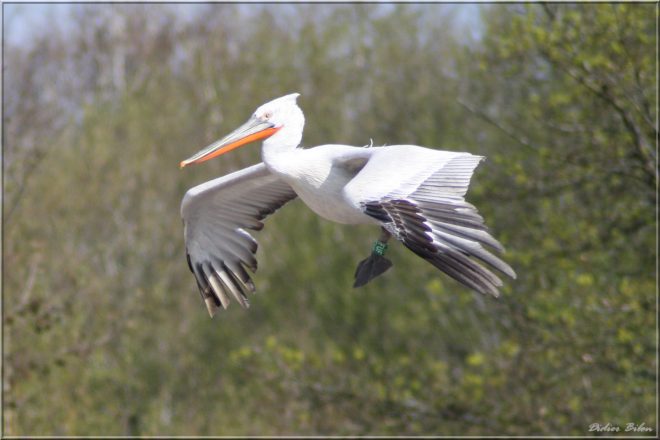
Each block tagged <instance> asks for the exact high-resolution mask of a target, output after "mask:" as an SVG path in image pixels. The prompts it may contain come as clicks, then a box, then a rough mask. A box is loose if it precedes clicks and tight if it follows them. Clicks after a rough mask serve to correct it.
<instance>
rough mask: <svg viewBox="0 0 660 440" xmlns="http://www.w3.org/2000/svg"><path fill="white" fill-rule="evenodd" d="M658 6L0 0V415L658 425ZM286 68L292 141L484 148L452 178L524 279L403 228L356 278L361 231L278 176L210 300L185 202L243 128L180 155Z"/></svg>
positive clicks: (372, 431)
mask: <svg viewBox="0 0 660 440" xmlns="http://www.w3.org/2000/svg"><path fill="white" fill-rule="evenodd" d="M35 8H38V9H35ZM657 11H658V9H657V5H655V4H574V5H559V4H546V5H541V4H531V5H524V4H510V5H480V6H477V5H443V4H428V5H392V4H390V5H387V4H381V5H348V4H345V5H293V4H289V5H275V4H271V5H250V4H242V5H236V4H234V5H231V4H229V5H227V4H210V5H209V4H207V5H137V4H135V5H132V4H124V5H119V4H115V5H109V4H96V5H94V4H91V5H4V15H3V17H4V23H3V31H4V38H5V40H4V41H5V46H4V49H5V52H4V71H3V78H4V100H3V114H4V121H3V122H4V133H3V134H4V138H3V147H4V148H3V156H2V159H3V176H4V191H3V198H2V201H3V231H4V237H3V238H4V240H3V305H4V307H3V312H4V313H3V317H4V320H3V354H4V358H3V361H4V362H3V387H4V388H3V399H4V402H3V403H4V405H3V408H4V411H3V415H4V420H3V422H4V433H5V434H6V435H94V434H97V435H98V434H105V435H285V434H299V435H305V434H319V435H323V434H326V435H329V434H335V435H367V434H368V435H387V434H401V435H403V434H410V435H422V434H433V435H498V434H499V435H555V434H556V435H583V434H588V433H589V432H588V427H589V425H590V424H591V423H602V424H605V423H608V422H609V423H612V424H619V425H621V426H625V424H626V423H628V422H634V423H638V424H641V423H645V424H646V426H648V427H652V428H654V429H655V427H656V423H657V420H656V368H657V364H656V360H657V357H656V353H655V349H656V342H657V339H656V336H657V333H656V328H657V327H656V326H657V323H656V313H655V312H656V304H657V303H656V274H657V272H656V250H655V244H656V223H655V220H656V189H657V156H656V154H657V150H656V136H657V130H658V128H657V114H656V104H657V88H656V82H655V81H656V73H657V72H656V70H657V65H656V53H655V49H656V19H657V18H658V12H657ZM291 92H300V93H301V94H302V96H301V98H300V99H299V104H300V105H301V107H302V109H303V111H304V112H305V115H306V118H307V125H306V129H305V135H304V138H303V143H304V145H306V146H313V145H318V144H323V143H346V144H352V145H365V144H368V143H369V142H370V139H373V142H374V144H376V145H382V144H390V145H391V144H396V143H413V144H419V145H424V146H428V147H433V148H441V149H446V150H455V151H469V152H472V153H475V154H481V155H485V156H487V157H488V160H487V161H486V162H485V163H484V164H483V165H482V166H480V167H479V168H478V169H477V172H476V174H475V177H474V179H473V185H472V186H471V189H470V192H469V193H468V200H469V201H470V202H472V203H473V204H475V205H476V206H477V207H478V208H479V210H480V212H481V213H482V214H483V215H484V217H485V218H486V221H487V224H488V225H489V226H490V228H491V230H492V232H493V235H494V236H495V237H497V238H498V239H500V240H501V242H502V243H503V244H504V246H505V247H506V248H507V253H506V255H505V259H506V260H507V261H508V262H509V263H510V264H511V265H512V266H513V267H514V268H515V269H516V271H517V273H518V276H519V278H518V280H516V281H512V282H508V283H507V286H506V287H505V289H504V291H503V295H502V297H501V298H500V299H498V300H495V299H492V298H489V297H483V296H479V295H478V294H476V293H473V292H470V291H469V290H467V289H465V288H463V287H461V286H459V285H458V284H457V283H455V282H453V281H452V280H450V279H449V278H448V277H446V276H444V275H442V274H441V273H440V272H438V271H437V270H435V269H434V268H433V267H432V266H431V265H429V264H427V263H426V262H424V261H423V260H421V259H420V258H418V257H416V256H415V255H413V254H412V253H411V252H409V251H407V250H406V249H405V248H403V247H402V246H400V245H397V246H392V250H391V258H392V260H393V261H394V263H395V266H394V269H393V270H391V271H390V272H388V273H387V274H386V275H385V276H383V277H381V278H378V279H377V280H376V281H374V282H372V283H371V284H369V285H368V286H366V287H365V288H363V289H361V290H353V289H352V288H351V287H350V286H351V284H352V277H353V272H354V269H355V267H356V265H357V263H358V261H360V260H361V259H362V258H364V257H365V256H366V255H367V253H368V252H369V249H370V246H371V244H372V242H373V240H374V239H375V238H376V236H377V231H376V230H373V228H368V227H366V228H364V227H347V226H341V225H336V224H332V223H329V222H327V221H325V220H322V219H320V218H319V217H317V216H316V215H314V214H313V213H312V212H311V211H309V210H308V209H307V208H306V207H305V206H304V204H303V203H302V202H300V201H295V202H294V203H292V204H290V205H288V206H287V207H286V208H285V209H282V210H281V211H279V212H278V213H277V215H275V216H273V217H272V218H270V219H269V221H268V222H267V225H266V228H265V229H264V230H263V231H262V232H260V233H258V234H257V239H258V240H259V242H260V245H261V246H260V248H259V253H258V258H259V261H260V269H259V271H258V272H257V274H256V275H255V278H254V279H255V282H256V284H257V288H258V293H257V295H256V296H254V297H253V298H252V301H251V303H252V307H251V308H250V309H249V310H248V311H244V310H241V309H240V308H238V307H237V306H236V304H233V306H232V307H231V308H230V309H229V310H228V311H226V312H222V313H220V314H219V315H218V316H216V318H215V319H213V320H211V319H209V317H208V315H207V312H206V310H205V307H204V305H203V303H202V301H201V299H200V296H199V293H198V292H197V288H196V285H195V281H194V279H193V276H192V274H191V273H190V272H189V271H188V267H187V265H186V260H185V252H184V245H183V238H182V224H181V219H180V216H179V204H180V201H181V198H182V196H183V194H184V192H185V191H186V189H187V188H189V187H191V186H193V185H195V184H198V183H201V182H203V181H205V180H208V179H210V178H212V177H215V176H219V175H222V174H225V173H228V172H230V171H232V170H236V169H238V168H241V167H244V166H247V165H250V164H252V163H255V162H256V161H258V160H259V157H260V154H259V146H257V145H255V146H252V147H247V148H244V149H241V150H239V151H236V152H234V153H231V154H230V155H227V156H223V157H222V159H217V160H214V161H210V162H208V163H205V164H204V165H202V166H196V167H189V168H186V169H185V170H179V169H178V163H179V161H180V160H182V159H184V158H186V157H188V156H189V155H191V154H192V153H194V152H196V151H197V150H198V149H200V148H201V147H203V146H205V145H207V144H208V143H209V142H211V141H213V140H215V139H217V138H219V137H220V136H221V135H223V134H225V133H227V132H228V131H229V130H231V129H233V128H234V127H235V126H236V125H237V124H238V123H241V122H243V121H244V120H245V119H246V118H247V117H248V116H249V115H250V114H251V112H252V111H253V110H254V109H255V108H256V107H257V106H258V105H260V104H261V103H263V102H266V101H268V100H270V99H272V98H275V97H278V96H281V95H283V94H286V93H291ZM622 434H625V432H622ZM637 434H644V433H637ZM646 434H650V435H655V431H653V432H650V433H649V432H646Z"/></svg>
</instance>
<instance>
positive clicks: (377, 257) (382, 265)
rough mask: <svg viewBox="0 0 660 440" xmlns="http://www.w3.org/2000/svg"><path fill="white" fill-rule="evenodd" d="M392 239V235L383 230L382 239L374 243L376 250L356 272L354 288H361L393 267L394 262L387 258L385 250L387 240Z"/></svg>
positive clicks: (363, 261)
mask: <svg viewBox="0 0 660 440" xmlns="http://www.w3.org/2000/svg"><path fill="white" fill-rule="evenodd" d="M390 237H391V235H390V233H389V232H387V231H386V230H385V229H382V234H381V236H380V238H379V239H378V240H377V241H376V243H374V248H373V250H372V251H371V255H369V257H367V258H365V259H364V260H362V261H360V263H359V264H358V267H357V269H356V270H355V283H354V284H353V287H361V286H364V285H365V284H367V283H368V282H369V281H371V280H373V279H374V278H376V277H377V276H378V275H381V274H383V273H384V272H385V271H387V269H389V268H390V267H392V262H391V261H390V260H388V259H387V258H385V257H384V256H383V255H384V254H385V250H386V249H387V240H389V238H390Z"/></svg>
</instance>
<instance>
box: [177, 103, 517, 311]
mask: <svg viewBox="0 0 660 440" xmlns="http://www.w3.org/2000/svg"><path fill="white" fill-rule="evenodd" d="M297 96H298V95H297V94H293V95H287V96H284V97H282V98H278V99H276V100H274V101H271V102H269V103H267V104H264V105H263V106H261V107H259V109H257V111H256V112H255V114H254V115H253V116H252V118H251V119H250V120H249V121H248V122H247V123H246V124H244V125H243V126H242V127H240V128H239V129H237V130H236V131H235V132H233V133H232V134H230V135H229V136H227V137H225V138H223V139H222V140H220V141H218V142H216V143H214V144H212V145H210V146H209V147H207V148H206V149H204V150H202V151H201V152H200V153H198V154H196V155H195V156H193V157H191V158H190V159H188V160H186V161H183V162H182V163H181V166H185V165H188V164H190V163H197V162H202V161H204V160H207V159H209V158H211V157H215V156H217V155H219V154H223V153H224V152H226V151H230V150H232V149H234V148H236V147H238V146H241V145H244V144H245V143H247V142H251V141H254V140H258V139H265V140H264V143H263V147H262V160H263V162H262V163H260V164H257V165H253V166H251V167H248V168H246V169H244V170H240V171H237V172H235V173H232V174H229V175H227V176H224V177H221V178H218V179H214V180H212V181H209V182H206V183H204V184H201V185H199V186H197V187H195V188H192V189H190V190H189V191H188V192H187V193H186V195H185V197H184V199H183V202H182V206H181V214H182V217H183V219H184V225H185V232H184V235H185V239H186V249H187V253H188V262H189V265H190V268H191V270H192V272H193V273H194V275H195V277H196V279H197V282H198V286H199V288H200V292H201V293H202V297H203V298H204V299H205V301H206V305H207V307H208V308H209V313H210V314H211V316H213V313H214V312H215V310H216V309H217V308H218V307H219V306H223V307H225V308H226V307H227V306H228V304H229V298H230V297H234V298H235V299H236V300H237V301H238V302H239V303H240V304H241V305H243V306H245V307H247V305H248V302H247V295H246V294H247V292H248V291H254V284H253V283H252V281H251V279H250V277H249V276H248V275H247V273H246V271H245V270H244V267H248V268H250V269H252V270H253V271H254V270H256V260H255V259H254V253H255V252H256V247H257V245H256V241H254V239H253V238H252V237H251V236H250V235H249V234H248V233H247V232H246V231H245V229H257V230H258V229H261V227H262V226H263V224H262V223H261V220H262V219H263V218H265V217H266V216H267V215H268V214H270V213H272V212H274V210H275V209H277V208H279V207H280V206H282V205H283V204H284V203H286V202H288V201H289V200H292V199H293V198H295V197H296V196H298V197H300V198H301V199H302V200H303V202H305V204H306V205H307V206H308V207H309V208H310V209H312V210H313V211H314V212H315V213H316V214H318V215H319V216H321V217H323V218H325V219H327V220H330V221H333V222H336V223H341V224H374V225H380V226H381V229H382V234H383V235H381V241H378V242H377V245H376V247H375V248H374V252H373V253H372V255H371V256H370V257H369V258H367V259H366V260H364V261H363V262H362V263H360V266H359V267H358V271H357V273H356V286H359V285H363V284H365V283H366V282H368V281H369V280H371V279H372V278H374V277H376V276H378V275H380V274H381V273H382V272H384V271H385V270H387V269H388V268H389V267H390V266H391V263H390V262H389V260H387V259H385V258H384V257H383V253H384V249H385V248H386V247H387V246H386V244H385V243H386V242H387V240H388V239H389V237H390V236H394V237H395V238H397V239H398V240H400V241H401V242H403V244H404V245H405V246H407V247H408V248H409V249H411V250H412V251H413V252H415V253H416V254H418V255H419V256H421V257H422V258H424V259H426V260H427V261H429V262H430V263H431V264H433V265H434V266H436V267H438V268H439V269H441V270H442V271H444V272H445V273H447V274H448V275H450V276H451V277H453V278H454V279H456V280H458V281H459V282H461V283H463V284H465V285H466V286H468V287H470V288H472V289H474V290H477V291H480V292H483V293H491V294H493V295H495V296H496V295H497V294H498V291H497V287H499V286H501V285H502V282H501V281H500V280H499V278H498V277H497V276H495V275H494V274H493V273H492V272H490V271H489V270H488V269H486V268H485V267H484V266H482V265H481V264H478V263H476V262H475V261H474V260H472V259H471V258H469V257H474V258H477V259H478V260H480V261H482V262H485V263H487V264H489V265H490V266H492V267H494V268H496V269H498V270H499V271H501V272H503V273H505V274H506V275H509V276H511V277H515V273H514V272H513V270H512V269H511V268H510V267H509V266H508V265H507V264H506V263H504V262H503V261H502V260H500V259H499V258H497V257H496V256H494V255H493V254H491V253H490V252H488V251H487V250H485V249H484V248H483V246H482V245H486V246H489V247H491V248H494V249H496V250H500V251H501V250H502V247H501V245H500V244H499V243H498V242H497V241H496V240H495V239H494V238H492V237H491V236H490V235H489V234H488V232H487V231H486V228H485V226H484V225H483V219H482V218H481V216H480V215H479V214H478V213H477V211H476V208H474V207H473V206H472V205H470V204H469V203H467V202H466V201H465V200H464V195H465V193H466V191H467V188H468V185H469V182H470V178H471V176H472V172H473V171H474V169H475V168H476V166H477V165H478V163H479V162H480V161H481V160H482V159H483V157H481V156H475V155H472V154H470V153H456V152H448V151H440V150H433V149H429V148H424V147H419V146H415V145H393V146H387V147H353V146H347V145H322V146H318V147H315V148H310V149H302V148H298V146H299V144H300V141H301V139H302V129H303V125H304V117H303V114H302V111H301V110H300V108H299V107H298V106H297V104H296V98H297Z"/></svg>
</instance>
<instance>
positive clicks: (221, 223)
mask: <svg viewBox="0 0 660 440" xmlns="http://www.w3.org/2000/svg"><path fill="white" fill-rule="evenodd" d="M295 197H296V193H295V192H294V191H293V189H291V187H290V186H289V185H288V184H287V183H286V182H284V181H283V180H281V179H280V178H279V177H277V176H276V175H274V174H272V173H271V172H270V171H269V170H268V169H267V168H266V166H265V165H264V164H263V163H259V164H257V165H253V166H251V167H249V168H245V169H243V170H240V171H236V172H234V173H232V174H229V175H226V176H223V177H220V178H218V179H214V180H210V181H208V182H206V183H203V184H201V185H198V186H196V187H194V188H191V189H190V190H188V192H187V193H186V195H185V196H184V197H183V201H182V202H181V217H182V218H183V225H184V239H185V243H186V254H187V259H188V266H189V267H190V270H191V272H192V273H193V274H194V275H195V279H196V280H197V285H198V287H199V291H200V292H201V294H202V298H203V299H204V301H205V303H206V306H207V308H208V310H209V314H210V315H211V316H213V315H214V314H215V311H216V310H217V309H218V307H220V306H222V307H223V308H225V309H226V308H227V306H228V305H229V298H231V297H233V298H234V299H236V301H238V303H239V304H241V306H243V307H249V303H248V300H247V293H248V292H254V290H255V287H254V283H253V282H252V280H251V279H250V276H249V275H248V273H247V272H246V270H245V268H249V269H250V270H251V271H252V272H254V271H256V270H257V260H256V258H255V253H256V251H257V242H256V240H255V239H254V238H252V236H251V235H250V234H249V233H248V232H247V231H246V229H252V230H260V229H261V228H263V223H262V222H261V220H263V219H264V218H265V217H267V216H268V215H270V214H272V213H273V212H275V210H277V209H278V208H280V207H281V206H282V205H284V204H285V203H286V202H288V201H289V200H292V199H294V198H295Z"/></svg>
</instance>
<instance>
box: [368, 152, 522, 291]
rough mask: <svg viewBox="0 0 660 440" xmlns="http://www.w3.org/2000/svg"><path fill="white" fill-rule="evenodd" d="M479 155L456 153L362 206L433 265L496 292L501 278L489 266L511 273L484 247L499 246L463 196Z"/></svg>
mask: <svg viewBox="0 0 660 440" xmlns="http://www.w3.org/2000/svg"><path fill="white" fill-rule="evenodd" d="M482 159H483V158H482V157H480V156H473V155H471V154H467V153H466V154H457V156H456V157H455V158H452V159H451V160H449V161H448V162H447V163H446V164H444V166H442V167H441V168H440V169H438V170H437V171H436V172H434V173H433V174H432V175H431V176H430V177H429V178H427V179H426V180H425V181H424V182H423V183H422V184H421V185H420V186H419V187H418V188H417V189H416V190H415V191H413V192H412V193H411V194H409V195H408V196H407V197H405V198H400V197H392V198H390V197H387V196H386V197H384V198H382V199H381V200H373V201H365V202H363V203H362V207H363V210H364V212H365V214H367V215H369V216H371V217H373V218H375V219H378V220H380V221H381V222H382V223H383V226H384V227H385V228H386V229H387V230H388V231H389V232H390V233H391V234H392V235H394V236H395V237H396V238H397V239H398V240H400V241H401V242H402V243H403V244H404V245H405V246H406V247H407V248H409V249H410V250H411V251H413V252H414V253H416V254H417V255H419V256H420V257H422V258H424V259H425V260H426V261H428V262H429V263H431V264H432V265H433V266H435V267H436V268H438V269H440V270H441V271H443V272H445V273H446V274H447V275H449V276H450V277H452V278H454V279H455V280H457V281H458V282H460V283H462V284H463V285H465V286H467V287H469V288H471V289H473V290H476V291H478V292H481V293H484V294H486V293H487V294H491V295H493V296H495V297H497V296H499V291H498V288H499V287H501V286H502V280H500V278H499V277H498V276H497V275H495V274H494V273H493V272H492V271H491V269H493V268H494V269H496V270H497V271H499V272H501V273H503V274H505V275H507V276H509V277H511V278H515V277H516V274H515V272H514V271H513V269H511V267H510V266H509V265H508V264H507V263H505V262H504V261H502V260H501V259H500V258H498V257H497V256H495V255H493V254H492V253H491V252H489V251H488V250H487V249H486V248H485V247H484V246H486V247H488V248H490V249H493V250H496V251H498V252H503V251H504V248H503V247H502V245H501V244H500V243H499V242H498V241H497V240H495V239H494V238H493V237H492V236H491V235H490V234H489V233H488V230H487V228H486V226H485V225H484V221H483V218H482V217H481V215H479V213H478V212H477V209H476V208H475V207H474V206H473V205H471V204H469V203H468V202H466V201H465V200H464V199H463V197H464V195H465V193H466V192H467V188H468V186H469V183H470V178H471V176H472V173H473V171H474V169H475V168H476V166H477V165H478V164H479V162H480V161H481V160H482ZM481 263H482V264H481Z"/></svg>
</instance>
